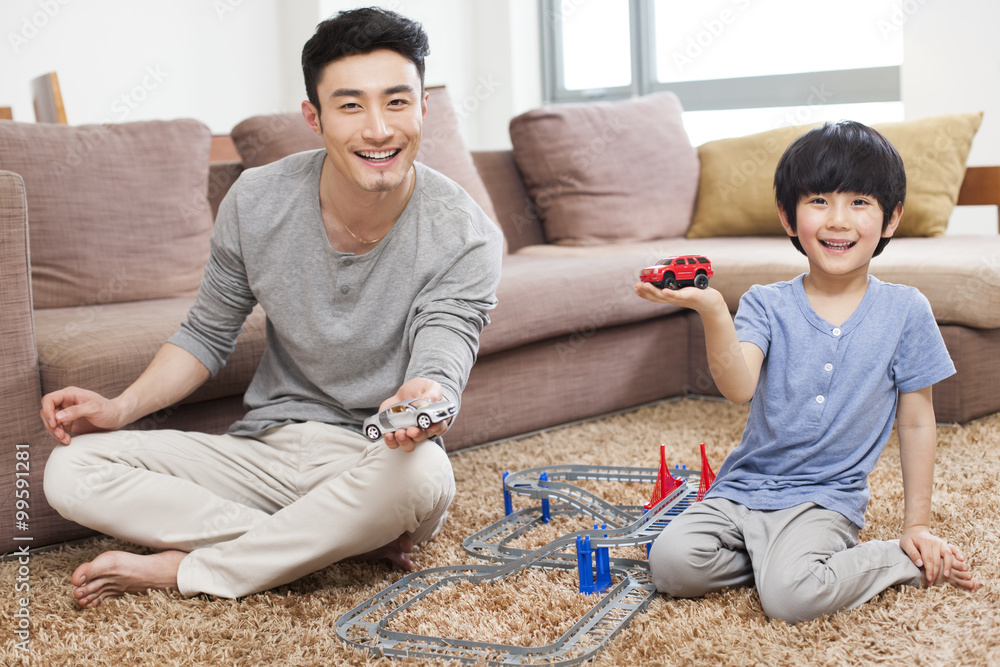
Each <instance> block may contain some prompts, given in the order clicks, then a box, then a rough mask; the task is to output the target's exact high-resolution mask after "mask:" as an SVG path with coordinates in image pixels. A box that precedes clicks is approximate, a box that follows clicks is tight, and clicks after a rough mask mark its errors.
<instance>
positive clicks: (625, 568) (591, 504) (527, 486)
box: [336, 465, 700, 665]
mask: <svg viewBox="0 0 1000 667" xmlns="http://www.w3.org/2000/svg"><path fill="white" fill-rule="evenodd" d="M543 473H544V475H543ZM671 473H672V474H673V475H674V477H676V478H679V479H681V480H682V482H683V483H682V484H681V485H680V486H678V487H677V488H676V489H674V491H673V492H671V493H670V494H668V495H667V497H665V498H664V499H663V500H662V501H660V502H659V503H658V504H657V505H656V506H655V507H653V508H652V509H651V510H650V511H649V512H645V510H644V508H643V507H642V506H618V505H613V504H611V503H609V502H607V501H605V500H604V499H603V498H601V497H599V496H598V495H596V494H594V493H591V492H590V491H587V490H585V489H582V488H580V487H578V486H576V485H575V484H573V483H572V482H576V481H580V480H594V481H598V482H637V483H643V484H649V485H650V486H652V484H653V483H654V481H655V480H656V476H657V469H656V468H629V467H610V466H583V465H557V466H547V467H542V468H530V469H528V470H522V471H519V472H516V473H511V474H509V475H506V476H505V479H504V493H505V494H508V493H509V494H516V495H521V496H527V497H530V498H535V499H538V500H539V501H540V502H541V506H538V507H531V508H528V509H522V510H519V511H517V512H511V513H510V514H508V515H507V516H505V517H504V518H503V519H501V520H499V521H497V522H496V523H494V524H493V525H491V526H489V527H487V528H485V529H483V530H481V531H479V532H478V533H476V534H474V535H472V536H470V537H468V538H466V540H465V541H464V542H463V543H462V546H463V547H464V548H465V550H466V551H467V552H468V553H469V554H471V555H472V556H475V557H476V558H480V559H483V560H486V561H489V563H485V564H473V565H451V566H444V567H436V568H431V569H428V570H422V571H420V572H414V573H412V574H408V575H406V576H404V577H403V578H402V579H400V580H399V581H398V582H396V583H395V584H393V585H392V586H389V587H388V588H386V589H384V590H383V591H381V592H380V593H378V594H376V595H374V596H372V597H371V598H369V599H368V600H365V601H364V602H362V603H361V604H360V605H358V606H357V607H355V608H353V609H351V610H350V611H348V612H347V613H345V614H344V615H343V616H341V617H340V618H339V619H338V620H337V623H336V632H337V636H338V637H339V638H340V639H341V640H343V641H344V642H346V643H348V644H350V645H353V646H356V647H359V648H364V649H367V650H369V651H371V652H373V653H375V654H376V655H379V656H390V657H400V658H402V657H411V658H418V657H419V658H436V659H450V660H455V661H457V662H461V663H466V664H473V663H476V664H488V665H575V664H578V663H580V662H583V661H585V660H589V659H590V658H592V657H594V655H596V654H597V653H598V652H599V651H600V650H601V648H602V647H603V646H604V644H605V643H606V642H607V641H609V640H610V639H611V638H612V637H614V636H615V635H616V634H617V633H618V632H619V631H620V630H621V629H622V628H623V627H625V625H626V624H628V622H629V621H630V620H631V619H632V618H633V617H634V616H635V615H636V614H638V613H639V612H641V611H643V610H645V609H646V607H647V606H648V605H649V603H650V601H651V600H652V598H653V596H654V595H655V594H656V588H655V587H654V586H653V584H652V581H651V580H650V576H649V566H648V564H647V563H646V561H642V560H635V559H629V558H612V557H609V556H607V554H608V552H607V551H605V552H604V553H605V557H606V558H607V567H608V569H609V570H610V574H611V577H610V580H611V582H612V583H610V584H609V587H608V588H607V590H604V591H603V592H602V597H601V598H600V599H599V600H598V601H597V602H596V603H595V604H594V606H593V607H592V608H591V609H590V611H588V612H587V613H586V614H585V615H584V616H583V617H582V618H581V619H580V620H579V621H577V622H576V623H574V624H573V626H572V627H571V628H570V629H569V630H567V631H566V632H565V633H564V634H563V635H562V636H561V637H559V638H558V639H557V640H556V641H555V642H553V643H552V644H549V645H547V646H535V647H525V646H516V645H509V644H492V643H486V642H477V641H472V640H466V639H457V638H446V637H432V636H428V635H416V634H409V633H403V632H395V631H392V630H390V629H389V627H390V625H391V622H392V620H393V618H394V617H395V616H396V615H397V614H399V613H401V612H403V611H404V610H406V609H408V608H410V607H412V606H414V605H417V604H419V603H420V602H421V601H422V600H423V599H425V598H426V597H427V596H428V595H431V594H432V593H434V592H435V591H437V590H439V589H441V588H443V587H445V586H448V585H450V584H454V583H457V582H462V581H467V582H472V583H475V584H479V583H487V582H491V581H498V580H501V579H504V578H507V577H510V576H512V575H514V574H516V573H517V572H520V571H521V570H523V569H525V568H541V569H563V570H574V571H578V563H579V559H580V558H583V557H582V556H579V557H578V554H577V544H578V541H577V538H578V537H579V538H580V539H581V540H582V539H585V538H589V545H590V549H592V550H593V551H595V552H596V551H598V550H605V549H613V548H621V547H628V546H634V545H643V544H649V543H650V542H652V541H653V539H655V537H656V536H657V535H659V533H660V531H662V530H663V528H664V526H666V525H667V524H668V523H669V522H670V520H671V519H672V518H673V517H674V516H676V515H677V514H680V512H682V511H683V510H684V509H685V508H686V507H687V506H688V505H690V504H691V503H692V502H694V500H695V496H696V495H697V491H698V483H699V481H700V473H699V472H698V471H694V470H685V469H674V470H671ZM546 477H547V479H546ZM553 515H554V516H581V515H582V516H589V517H591V518H592V519H593V520H594V522H595V523H596V524H597V525H600V526H601V528H596V527H595V528H594V529H593V530H581V531H577V532H574V533H570V534H567V535H563V536H562V537H559V538H557V539H555V540H553V541H552V542H549V543H548V544H546V545H545V546H543V547H541V548H539V549H535V550H528V549H520V548H516V547H513V546H511V543H512V542H514V541H516V540H518V539H519V538H520V537H522V536H523V535H525V534H527V533H529V532H530V531H531V530H532V529H534V528H537V527H539V526H541V525H542V524H543V523H545V522H546V521H548V519H549V517H551V516H553ZM586 558H588V559H589V558H590V555H589V553H588V554H587V556H586ZM582 583H583V582H581V584H582ZM582 588H583V586H582V585H581V589H582Z"/></svg>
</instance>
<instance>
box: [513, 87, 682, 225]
mask: <svg viewBox="0 0 1000 667" xmlns="http://www.w3.org/2000/svg"><path fill="white" fill-rule="evenodd" d="M510 138H511V142H512V143H513V146H514V159H515V160H516V161H517V166H518V168H519V169H520V170H521V173H522V174H523V176H524V182H525V185H526V186H527V188H528V192H529V194H530V196H531V198H532V201H533V202H534V204H535V206H536V207H537V209H538V211H539V213H540V215H541V217H542V224H543V227H544V229H545V236H546V239H547V240H548V241H549V243H559V244H564V245H592V244H598V243H616V242H621V243H627V242H635V241H648V240H652V239H662V238H669V237H672V236H681V235H683V234H684V232H685V231H686V230H687V228H688V226H689V225H690V223H691V212H692V210H693V208H694V197H695V193H696V190H697V187H698V155H697V151H695V149H694V148H693V147H692V146H691V142H690V141H688V137H687V133H685V131H684V125H683V123H682V122H681V105H680V102H679V101H678V99H677V96H676V95H674V94H673V93H669V92H668V93H655V94H652V95H647V96H645V97H639V98H634V99H630V100H625V101H622V102H587V103H580V104H559V105H552V106H547V107H543V108H541V109H536V110H533V111H529V112H527V113H524V114H522V115H520V116H518V117H516V118H514V119H513V120H511V122H510Z"/></svg>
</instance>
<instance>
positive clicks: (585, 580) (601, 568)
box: [576, 535, 611, 595]
mask: <svg viewBox="0 0 1000 667" xmlns="http://www.w3.org/2000/svg"><path fill="white" fill-rule="evenodd" d="M591 556H593V558H591ZM576 563H577V570H578V571H579V574H580V592H581V593H585V594H587V595H590V594H592V593H603V592H604V591H606V590H608V589H609V588H611V559H610V554H609V551H608V547H597V549H596V550H595V549H592V548H591V546H590V535H583V536H580V535H577V536H576ZM595 565H596V567H595Z"/></svg>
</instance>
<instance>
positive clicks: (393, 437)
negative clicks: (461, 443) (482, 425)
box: [378, 378, 451, 452]
mask: <svg viewBox="0 0 1000 667" xmlns="http://www.w3.org/2000/svg"><path fill="white" fill-rule="evenodd" d="M411 398H426V399H427V400H429V401H443V400H445V399H444V391H442V389H441V385H440V384H438V383H437V382H435V381H434V380H428V379H427V378H413V379H412V380H408V381H407V382H405V383H403V386H402V387H400V388H399V391H397V392H396V393H395V394H393V395H392V396H390V397H389V398H387V399H385V400H384V401H382V405H380V406H379V408H378V409H379V412H381V411H382V410H385V409H386V408H388V407H389V406H390V405H395V404H396V403H399V402H401V401H408V400H410V399H411ZM450 423H451V420H446V421H443V422H438V423H437V424H432V425H431V427H430V428H429V429H427V430H424V429H422V428H420V427H419V426H410V427H409V428H404V429H400V430H398V431H389V432H388V433H386V434H385V438H384V440H385V444H386V445H387V446H388V447H389V448H390V449H396V448H397V447H401V448H402V449H403V451H404V452H412V451H413V449H414V448H415V447H416V446H417V444H419V443H421V442H423V441H424V440H427V439H428V438H433V437H436V436H439V435H442V434H443V433H444V432H445V431H447V430H448V425H449V424H450Z"/></svg>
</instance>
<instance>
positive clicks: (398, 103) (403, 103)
mask: <svg viewBox="0 0 1000 667" xmlns="http://www.w3.org/2000/svg"><path fill="white" fill-rule="evenodd" d="M406 103H407V102H406V100H392V101H391V102H389V106H391V107H402V106H406Z"/></svg>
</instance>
